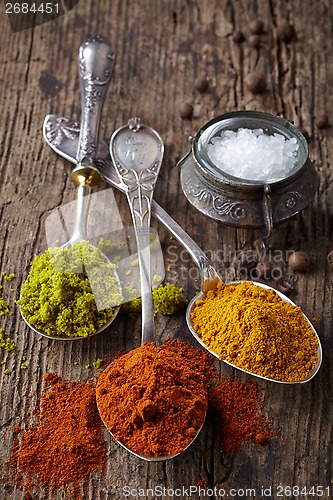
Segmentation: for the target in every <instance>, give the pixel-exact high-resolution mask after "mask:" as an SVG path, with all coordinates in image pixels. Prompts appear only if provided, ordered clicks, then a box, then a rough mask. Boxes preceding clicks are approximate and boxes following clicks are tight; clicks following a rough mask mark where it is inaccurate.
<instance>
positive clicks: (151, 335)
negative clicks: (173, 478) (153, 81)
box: [97, 118, 196, 462]
mask: <svg viewBox="0 0 333 500" xmlns="http://www.w3.org/2000/svg"><path fill="white" fill-rule="evenodd" d="M163 152H164V145H163V141H162V139H161V138H160V136H159V135H158V134H157V133H156V132H155V131H154V130H153V129H151V128H150V127H147V126H146V125H143V124H141V122H140V120H139V119H138V118H132V119H130V120H129V122H128V124H127V125H125V126H124V127H121V128H120V129H118V130H116V131H115V132H114V134H113V135H112V137H111V142H110V154H111V156H112V158H113V162H114V165H115V169H116V171H117V173H118V176H119V179H120V181H121V184H122V187H123V189H124V191H125V192H126V195H127V200H128V203H129V206H130V210H131V214H132V219H133V225H134V231H135V236H136V242H137V247H138V257H139V270H140V281H141V300H142V330H141V345H142V344H143V343H144V342H155V341H156V336H155V326H154V308H153V300H152V293H151V287H152V283H151V273H150V216H151V203H152V198H153V192H154V188H155V184H156V180H157V176H158V173H159V170H160V166H161V163H162V159H163ZM97 403H98V401H97ZM100 414H101V418H102V420H103V421H104V422H105V418H104V414H103V412H102V411H101V410H100ZM106 427H107V426H106ZM109 432H110V434H111V435H112V436H113V434H112V432H111V431H110V430H109ZM195 437H196V436H195ZM113 438H114V436H113ZM117 442H118V443H119V444H121V446H123V447H124V448H125V449H126V450H127V451H129V452H130V453H132V454H133V455H135V456H136V457H138V458H141V459H143V460H146V461H150V462H157V461H164V460H168V459H171V458H174V457H175V456H177V455H179V453H172V454H170V455H163V456H153V455H152V456H149V455H142V454H139V453H136V452H134V451H133V450H131V449H130V448H128V447H127V446H125V445H124V444H123V443H122V442H121V441H117ZM190 444H191V443H190ZM186 448H187V447H186Z"/></svg>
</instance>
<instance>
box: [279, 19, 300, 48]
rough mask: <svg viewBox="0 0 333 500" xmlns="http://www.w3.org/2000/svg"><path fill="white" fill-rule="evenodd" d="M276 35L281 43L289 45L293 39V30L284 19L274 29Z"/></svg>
mask: <svg viewBox="0 0 333 500" xmlns="http://www.w3.org/2000/svg"><path fill="white" fill-rule="evenodd" d="M276 35H277V37H278V39H279V40H281V42H285V43H289V42H291V41H292V39H293V38H294V37H295V28H294V26H293V25H292V24H290V23H289V21H287V20H286V19H283V20H282V21H281V22H280V24H279V25H278V26H277V28H276Z"/></svg>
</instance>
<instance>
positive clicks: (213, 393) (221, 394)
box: [209, 376, 276, 453]
mask: <svg viewBox="0 0 333 500" xmlns="http://www.w3.org/2000/svg"><path fill="white" fill-rule="evenodd" d="M262 400H263V389H262V387H261V386H260V385H259V384H258V383H257V382H255V381H254V380H251V381H250V380H247V381H245V382H243V381H241V380H235V379H233V378H231V377H226V376H224V377H222V378H221V380H220V381H219V382H217V384H216V385H215V386H214V387H213V388H212V389H211V390H210V394H209V408H210V416H211V420H212V422H213V424H214V427H215V429H216V431H217V435H218V444H219V445H220V446H221V448H222V451H224V452H226V453H228V452H231V451H236V450H238V449H239V448H240V446H242V445H243V444H244V443H246V442H249V441H252V440H255V441H256V443H257V444H260V445H263V444H266V443H267V441H268V439H269V438H271V437H272V436H273V435H275V434H276V433H275V432H273V429H272V423H271V422H268V420H267V417H266V415H265V414H264V412H263V410H262Z"/></svg>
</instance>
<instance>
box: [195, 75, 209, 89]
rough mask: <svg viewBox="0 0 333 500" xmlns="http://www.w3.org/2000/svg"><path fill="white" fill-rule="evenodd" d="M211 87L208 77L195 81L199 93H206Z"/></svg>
mask: <svg viewBox="0 0 333 500" xmlns="http://www.w3.org/2000/svg"><path fill="white" fill-rule="evenodd" d="M208 87H209V82H208V80H207V78H206V77H204V76H202V77H199V78H196V79H195V80H194V88H195V89H196V90H198V91H199V92H206V90H207V89H208Z"/></svg>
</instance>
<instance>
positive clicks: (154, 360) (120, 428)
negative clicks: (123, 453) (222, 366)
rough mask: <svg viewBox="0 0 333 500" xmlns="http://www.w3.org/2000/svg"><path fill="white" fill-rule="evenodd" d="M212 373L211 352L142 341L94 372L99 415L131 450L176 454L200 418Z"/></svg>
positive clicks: (192, 434) (190, 437) (178, 344)
mask: <svg viewBox="0 0 333 500" xmlns="http://www.w3.org/2000/svg"><path fill="white" fill-rule="evenodd" d="M213 373H214V365H213V360H212V356H210V355H209V354H208V353H206V352H204V351H200V350H198V349H196V348H194V347H193V346H191V345H190V344H187V343H186V342H178V341H174V340H172V341H171V340H169V341H167V342H166V343H164V344H163V345H162V346H161V347H157V346H156V344H155V343H154V342H150V343H144V344H143V345H142V346H141V347H139V348H137V349H134V350H133V351H130V352H128V353H126V354H123V355H121V356H119V357H118V358H116V359H115V360H114V361H113V362H112V363H111V365H110V366H109V367H108V368H107V369H106V370H105V371H104V372H103V373H102V374H101V375H100V377H99V379H98V381H97V386H96V398H97V404H98V408H99V411H100V415H101V417H102V419H103V421H104V423H105V424H106V426H107V428H108V429H109V430H110V431H111V432H112V434H113V435H114V437H115V439H117V440H119V441H120V442H121V443H122V444H123V445H125V446H126V447H127V448H129V449H130V450H132V451H133V452H135V453H138V454H140V455H149V456H161V455H170V454H173V453H180V452H181V451H183V450H184V449H185V448H186V446H187V445H189V444H190V442H191V441H192V440H193V438H194V437H195V436H196V434H197V431H198V430H199V429H200V427H201V426H202V425H203V423H204V421H205V416H206V411H207V405H208V394H207V384H208V382H209V381H210V380H211V378H212V376H213Z"/></svg>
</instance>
